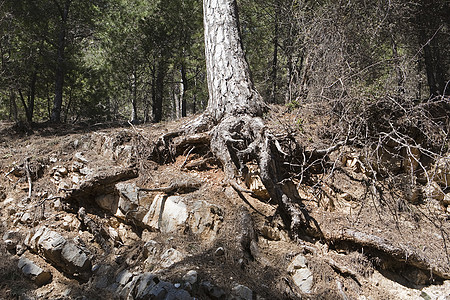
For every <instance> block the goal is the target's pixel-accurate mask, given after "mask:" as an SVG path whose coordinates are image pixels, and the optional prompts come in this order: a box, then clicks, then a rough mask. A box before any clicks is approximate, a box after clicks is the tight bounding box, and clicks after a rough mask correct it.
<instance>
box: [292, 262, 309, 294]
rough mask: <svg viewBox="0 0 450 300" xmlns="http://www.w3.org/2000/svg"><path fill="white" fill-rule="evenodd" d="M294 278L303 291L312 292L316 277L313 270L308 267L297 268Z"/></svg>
mask: <svg viewBox="0 0 450 300" xmlns="http://www.w3.org/2000/svg"><path fill="white" fill-rule="evenodd" d="M292 280H293V281H294V283H295V284H296V285H297V286H298V287H299V288H300V290H301V291H302V292H303V293H305V294H309V293H311V288H312V286H313V283H314V278H313V275H312V273H311V271H310V270H309V269H308V268H303V269H298V270H295V272H294V274H293V275H292Z"/></svg>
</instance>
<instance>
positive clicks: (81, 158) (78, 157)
mask: <svg viewBox="0 0 450 300" xmlns="http://www.w3.org/2000/svg"><path fill="white" fill-rule="evenodd" d="M74 159H75V160H77V161H79V162H80V163H83V164H87V163H88V162H89V160H87V159H86V158H85V157H84V155H83V152H77V153H75V155H74Z"/></svg>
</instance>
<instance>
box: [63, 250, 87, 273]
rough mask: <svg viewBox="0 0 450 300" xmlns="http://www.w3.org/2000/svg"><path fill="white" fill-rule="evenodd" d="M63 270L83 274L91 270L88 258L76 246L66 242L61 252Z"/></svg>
mask: <svg viewBox="0 0 450 300" xmlns="http://www.w3.org/2000/svg"><path fill="white" fill-rule="evenodd" d="M61 257H62V261H63V262H65V263H66V264H65V269H66V270H67V271H68V272H70V273H72V274H73V273H75V272H84V271H88V270H90V269H91V260H90V258H89V256H88V255H87V254H86V253H85V252H84V251H83V249H81V248H80V247H78V246H77V245H75V244H73V243H70V242H67V243H66V244H65V245H64V247H63V249H62V251H61Z"/></svg>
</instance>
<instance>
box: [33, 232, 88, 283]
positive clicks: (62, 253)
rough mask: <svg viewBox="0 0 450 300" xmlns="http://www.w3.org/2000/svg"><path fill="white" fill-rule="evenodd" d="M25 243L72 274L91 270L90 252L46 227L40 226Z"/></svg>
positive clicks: (84, 273) (85, 272)
mask: <svg viewBox="0 0 450 300" xmlns="http://www.w3.org/2000/svg"><path fill="white" fill-rule="evenodd" d="M25 244H26V245H27V246H28V247H30V249H31V250H33V251H34V252H36V253H39V254H41V255H42V256H44V257H45V258H46V259H47V260H48V261H50V262H51V263H52V264H54V265H55V266H57V267H60V268H61V269H62V270H63V271H64V272H66V273H68V274H70V275H72V276H74V275H80V273H82V274H83V275H86V274H87V273H89V272H90V269H91V259H90V257H89V255H88V253H86V251H85V250H84V249H83V248H81V247H80V246H78V245H76V244H74V243H72V242H69V241H67V240H66V239H65V238H64V237H63V236H62V235H60V234H59V233H57V232H55V231H52V230H50V229H48V228H46V227H40V228H39V229H38V230H37V231H36V232H35V233H34V235H33V236H32V237H31V238H30V237H29V236H28V237H27V238H26V239H25Z"/></svg>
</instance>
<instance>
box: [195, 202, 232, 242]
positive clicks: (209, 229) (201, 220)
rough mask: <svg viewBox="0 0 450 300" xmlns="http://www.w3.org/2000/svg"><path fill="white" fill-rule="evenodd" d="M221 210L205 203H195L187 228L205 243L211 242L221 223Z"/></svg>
mask: <svg viewBox="0 0 450 300" xmlns="http://www.w3.org/2000/svg"><path fill="white" fill-rule="evenodd" d="M223 215H224V213H223V210H222V209H221V208H220V207H218V206H216V205H212V204H209V203H207V202H205V201H197V202H195V203H194V207H193V209H192V210H191V212H190V218H189V228H190V229H191V231H192V232H193V233H195V234H198V235H200V236H201V237H202V238H203V240H205V241H206V242H212V241H213V240H214V239H215V237H216V236H217V233H218V232H219V229H220V226H221V224H222V221H223Z"/></svg>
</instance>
